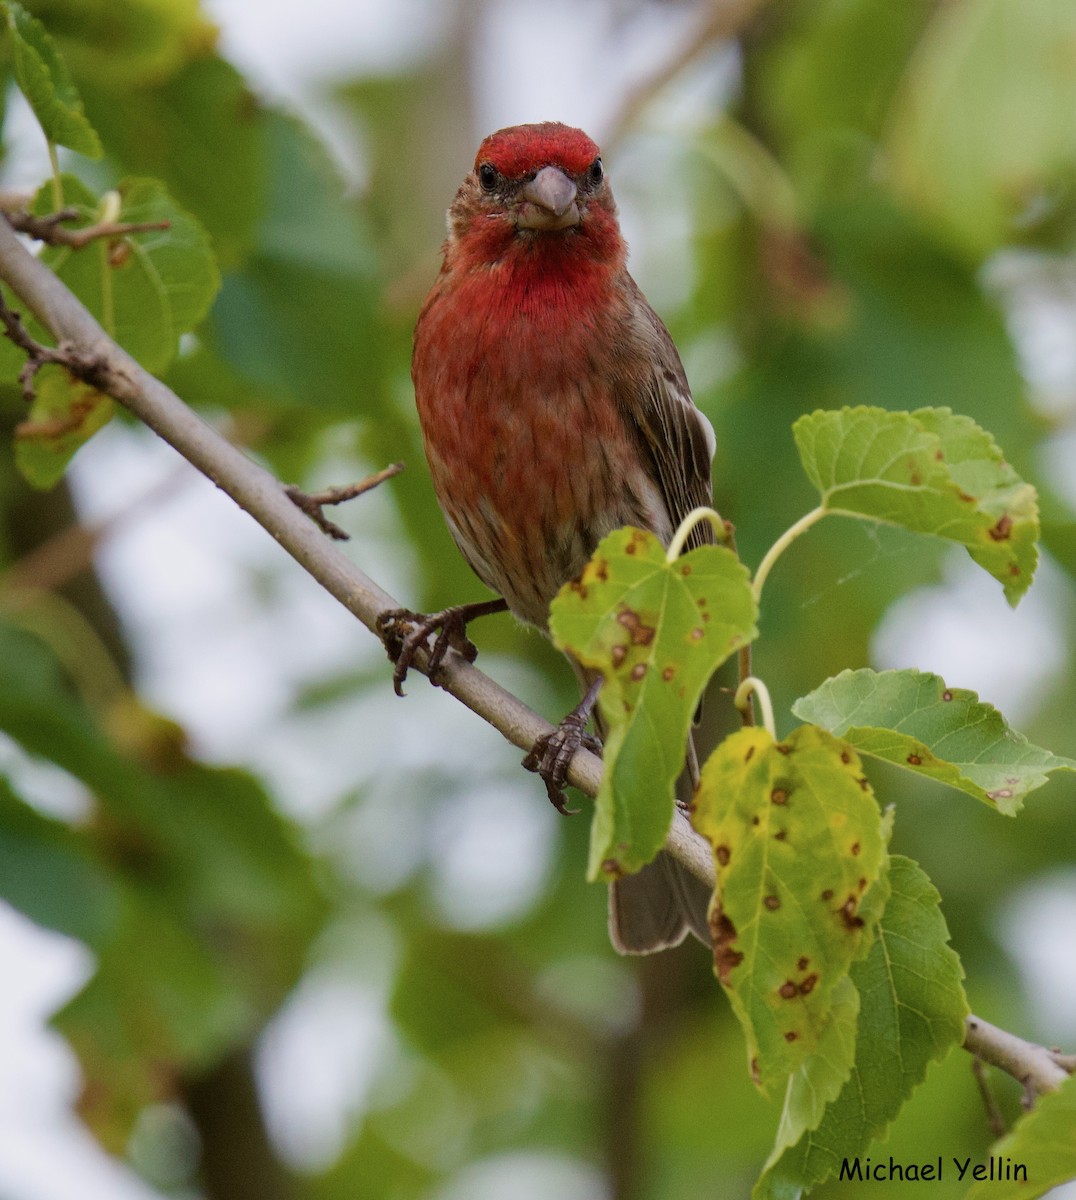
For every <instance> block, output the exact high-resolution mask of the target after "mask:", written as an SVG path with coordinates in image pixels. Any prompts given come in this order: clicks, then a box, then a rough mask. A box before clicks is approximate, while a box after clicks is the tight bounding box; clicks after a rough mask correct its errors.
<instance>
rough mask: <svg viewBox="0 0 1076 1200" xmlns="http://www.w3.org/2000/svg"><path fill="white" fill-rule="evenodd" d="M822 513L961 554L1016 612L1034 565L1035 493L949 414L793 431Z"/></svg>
mask: <svg viewBox="0 0 1076 1200" xmlns="http://www.w3.org/2000/svg"><path fill="white" fill-rule="evenodd" d="M793 435H794V436H795V439H796V447H797V449H798V450H799V454H800V460H801V461H802V463H803V467H804V470H805V471H806V472H807V475H808V477H809V478H810V480H811V482H812V483H813V484H814V485H815V487H816V488H818V491H819V493H820V494H821V497H822V508H823V509H824V510H825V511H826V512H828V513H837V514H841V515H844V516H851V517H865V518H867V519H868V520H874V521H882V522H885V523H886V524H888V525H898V526H901V527H902V528H904V529H908V530H911V531H912V532H913V533H924V534H930V535H932V536H934V537H939V538H944V539H946V540H947V541H952V542H957V543H959V544H960V545H963V546H964V547H965V548H966V549H967V551H968V553H969V554H970V555H971V557H972V558H973V559H974V560H975V562H977V563H978V564H979V566H981V567H982V568H983V570H985V571H988V572H989V573H990V574H991V575H993V576H994V578H995V579H997V580H998V582H999V583H1000V584H1001V585H1002V587H1003V588H1004V589H1005V597H1006V599H1007V600H1008V601H1009V603H1010V604H1014V605H1015V604H1016V603H1017V602H1018V601H1019V600H1020V598H1021V597H1022V596H1023V595H1024V593H1025V592H1026V591H1027V589H1028V588H1029V587H1030V586H1031V580H1032V577H1033V575H1034V574H1035V566H1036V563H1037V561H1038V546H1037V543H1038V539H1039V513H1038V498H1037V496H1036V493H1035V489H1034V488H1033V487H1032V486H1031V484H1029V483H1025V482H1024V481H1023V480H1022V479H1021V478H1020V477H1019V476H1018V475H1017V474H1016V472H1015V471H1014V470H1013V469H1012V467H1010V466H1009V464H1008V463H1007V462H1005V460H1004V458H1003V457H1002V454H1001V450H1000V449H999V448H998V446H997V444H996V443H995V442H994V439H993V438H992V437H991V436H990V434H989V433H987V432H986V431H985V430H984V429H981V428H980V427H979V426H978V425H976V424H975V422H974V421H973V420H971V418H970V417H964V416H959V415H957V414H955V413H953V412H952V411H951V410H950V409H948V408H921V409H918V410H916V411H915V412H911V413H908V412H887V411H886V410H885V409H881V408H867V407H859V408H843V409H837V410H830V411H819V412H814V413H811V414H810V415H809V416H804V417H801V418H800V419H799V420H798V421H797V422H796V423H795V425H794V426H793Z"/></svg>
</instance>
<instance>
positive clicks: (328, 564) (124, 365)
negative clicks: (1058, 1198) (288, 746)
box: [0, 220, 1072, 1092]
mask: <svg viewBox="0 0 1076 1200" xmlns="http://www.w3.org/2000/svg"><path fill="white" fill-rule="evenodd" d="M0 280H3V281H4V282H5V283H7V285H8V287H10V288H11V290H12V291H13V292H14V293H15V295H16V296H17V297H18V298H19V300H20V302H21V303H23V304H25V305H26V306H27V307H28V308H29V309H30V310H31V312H33V314H34V315H35V316H36V317H37V319H38V320H39V321H40V322H41V324H42V325H44V327H45V328H46V329H47V330H49V332H50V333H51V334H52V336H53V337H54V338H55V339H56V341H57V349H55V350H50V351H49V355H48V357H49V361H62V362H63V364H64V365H65V366H66V367H67V368H68V369H69V370H71V371H73V372H74V373H75V374H76V375H78V376H79V377H80V378H82V379H85V380H86V382H88V383H90V384H92V385H93V386H94V387H96V388H99V389H100V390H101V391H104V392H107V393H108V394H109V395H110V396H112V397H113V399H115V400H116V401H118V402H119V403H120V404H122V405H123V406H124V407H125V408H127V409H128V411H130V412H131V413H133V414H134V415H135V416H136V417H138V418H139V419H140V420H141V421H143V422H144V423H145V424H146V425H148V426H149V428H150V429H152V430H153V431H154V432H155V433H157V434H158V435H159V436H160V437H162V438H163V439H164V440H165V441H166V442H168V443H169V445H171V446H172V447H173V448H174V449H175V450H177V451H178V452H179V454H181V455H182V456H183V457H184V458H185V459H187V461H188V462H190V463H191V464H192V465H193V466H195V467H196V468H197V469H198V470H199V471H201V472H202V474H204V475H205V476H207V477H208V478H209V479H211V480H212V481H213V482H214V483H215V484H216V485H217V487H219V488H220V489H221V491H223V492H224V493H225V494H226V495H228V496H230V497H231V498H232V499H233V500H234V501H235V502H236V504H238V505H239V507H240V508H242V509H243V510H244V511H246V512H247V513H248V514H249V515H250V516H251V517H253V518H254V520H255V521H257V522H258V524H259V525H261V526H262V528H263V529H265V530H266V531H267V532H268V533H269V534H270V535H271V536H272V537H273V538H274V539H275V540H276V541H277V542H279V543H280V545H281V546H282V547H283V548H284V549H285V550H286V551H287V552H288V553H289V554H290V555H291V556H292V558H294V559H295V561H296V562H297V563H298V564H299V565H300V566H301V567H302V568H303V569H304V570H306V571H307V572H309V574H310V575H312V576H313V577H314V578H315V579H316V580H317V581H318V582H319V583H320V584H321V585H322V587H323V588H325V590H326V591H327V592H328V593H329V594H330V595H331V596H333V597H335V598H336V599H337V600H338V601H339V602H340V603H341V604H342V605H343V606H344V607H345V608H346V609H347V610H348V611H349V612H350V613H352V614H353V615H354V616H356V617H357V618H358V619H359V620H360V621H361V622H362V623H363V624H364V625H365V626H366V628H367V629H369V630H370V631H371V632H372V633H375V634H376V631H377V624H378V618H379V617H380V616H381V614H382V613H384V612H387V611H389V610H391V609H397V608H399V607H400V605H399V604H398V603H397V602H396V601H395V600H394V599H393V598H392V597H391V596H390V595H389V594H388V593H387V592H385V591H383V590H382V589H381V588H380V587H378V585H377V584H376V583H374V582H373V580H371V579H369V578H368V577H367V576H366V575H365V574H364V573H363V572H362V571H361V570H360V569H359V568H358V567H357V566H356V565H355V564H354V563H353V562H351V561H350V559H348V558H347V557H345V556H344V555H343V554H342V553H341V552H340V551H339V550H338V549H337V548H336V547H335V546H334V545H333V544H332V543H331V542H330V541H328V540H327V539H326V538H325V537H324V535H323V534H322V533H321V532H320V531H319V530H318V529H317V527H316V526H315V525H314V524H313V523H312V522H311V521H310V520H309V519H308V517H307V516H306V515H305V514H304V513H303V512H301V511H300V510H299V508H297V507H296V505H295V504H294V503H293V502H292V500H291V499H290V498H289V496H288V494H287V493H286V491H285V489H284V487H282V486H281V484H280V483H279V481H278V480H276V479H275V478H273V476H272V475H270V474H269V473H268V472H267V471H265V470H263V469H262V468H261V467H260V466H258V465H257V464H256V463H254V462H252V461H251V460H250V459H248V458H247V457H246V456H245V455H244V454H243V453H242V452H241V451H240V450H238V449H236V447H235V446H233V445H232V444H231V443H230V442H228V441H227V440H226V439H225V438H223V437H222V436H221V435H220V434H219V433H218V432H217V431H216V430H215V429H213V428H212V427H211V426H209V425H208V424H207V423H206V422H205V421H203V420H202V418H201V417H199V416H198V415H197V414H196V413H195V412H193V411H192V410H191V409H190V408H188V407H187V405H186V404H184V403H183V401H182V400H181V399H180V398H179V397H178V396H177V395H176V394H175V393H174V392H173V391H172V390H171V389H170V388H168V387H166V386H165V385H164V384H163V383H161V381H160V380H159V379H156V378H154V377H153V376H152V375H150V374H149V372H148V371H146V370H144V369H143V368H142V367H140V366H139V365H138V363H137V362H135V360H134V359H133V358H131V356H130V355H129V354H127V353H126V351H124V350H122V349H121V348H120V347H119V346H117V345H116V343H115V342H113V341H112V340H111V339H110V338H109V337H108V336H107V335H106V334H105V332H104V330H103V329H102V328H101V326H100V325H99V324H98V323H97V321H96V320H95V319H94V317H93V316H92V315H91V314H90V313H89V312H88V311H87V309H86V308H85V307H84V306H83V305H82V303H81V302H80V301H79V300H78V299H77V298H76V297H75V296H74V295H73V294H72V293H71V292H70V291H69V290H68V289H67V287H66V286H65V285H64V284H63V283H62V282H61V281H60V280H59V278H57V276H55V275H54V274H53V273H52V272H51V271H50V270H49V269H48V267H46V266H45V265H44V264H43V263H41V262H39V261H38V260H37V259H36V258H34V256H33V255H32V254H30V253H29V251H28V250H27V249H26V248H25V247H24V246H23V245H22V243H21V242H20V241H19V239H18V237H17V236H16V234H15V232H14V230H13V229H12V228H11V226H10V225H9V224H8V223H7V222H6V221H2V220H0ZM24 348H26V347H24ZM30 352H31V353H32V350H31V351H30ZM425 665H426V655H425V653H424V652H421V651H420V652H419V653H418V654H417V655H416V658H415V666H416V667H417V668H418V669H419V670H423V669H424V667H425ZM437 685H438V686H439V687H441V688H443V689H444V690H445V691H447V692H449V693H451V695H453V696H455V697H456V699H457V700H459V701H461V703H463V704H465V705H466V706H467V707H468V708H469V709H471V711H472V712H474V713H475V714H476V715H477V716H480V717H481V718H482V719H483V720H485V721H487V722H488V723H489V724H490V725H492V726H493V727H494V728H495V729H497V730H499V731H500V733H501V734H503V735H504V737H505V738H507V740H508V741H510V742H512V743H513V745H515V746H518V747H519V748H520V749H521V750H530V749H531V747H532V746H533V745H534V743H535V741H537V739H538V738H539V737H540V736H541V735H542V734H545V733H550V732H551V731H552V728H553V727H552V726H551V725H550V724H549V723H548V722H547V721H545V720H544V719H543V718H542V717H540V716H538V714H537V713H535V712H533V711H532V710H531V709H529V708H528V707H527V706H526V705H525V704H523V703H522V701H520V700H519V699H517V698H516V697H515V696H513V695H512V694H511V693H510V692H507V691H505V689H504V688H502V687H501V686H500V685H499V684H497V683H495V682H494V681H493V680H492V679H490V678H489V676H488V675H486V674H484V673H483V672H482V671H480V670H478V669H477V668H476V667H474V666H472V665H471V664H470V663H468V662H467V661H466V660H465V659H464V658H463V657H462V656H461V655H459V654H457V653H456V652H455V651H454V650H449V651H448V653H447V654H446V655H445V658H444V661H443V663H442V667H441V672H440V673H439V675H438V678H437ZM601 772H602V763H601V760H600V759H599V758H597V757H596V756H595V755H593V754H591V753H590V752H589V751H587V750H585V749H580V750H577V751H576V753H575V756H574V757H573V759H572V762H571V766H570V767H569V770H568V781H569V782H570V783H571V784H573V785H574V786H575V787H577V788H579V790H580V791H581V792H584V793H585V794H586V795H588V796H591V797H593V796H595V795H597V792H598V786H599V784H600V783H601ZM665 849H666V850H667V851H668V852H669V853H670V854H671V855H672V856H673V857H674V858H676V859H678V860H679V861H680V862H681V863H683V864H684V866H685V867H686V868H687V869H688V870H689V871H690V872H691V873H692V874H693V875H695V876H697V877H698V878H699V879H701V880H702V881H703V882H705V883H707V884H708V885H709V886H710V887H713V886H714V883H715V875H714V864H713V855H712V853H711V851H710V847H709V845H708V844H707V843H706V842H705V841H704V840H703V838H701V837H700V836H699V835H698V834H696V833H695V831H694V830H693V829H692V828H691V826H690V824H689V823H688V821H687V818H686V817H685V816H684V815H683V814H682V813H681V812H680V811H679V810H677V812H676V815H675V818H674V821H673V826H672V829H671V831H670V833H669V837H668V840H667V841H666V843H665ZM967 1029H968V1032H967V1036H966V1038H965V1041H964V1048H965V1049H967V1050H969V1051H970V1052H971V1053H972V1054H975V1055H976V1056H977V1057H979V1058H981V1059H983V1061H984V1062H988V1063H991V1064H993V1065H994V1066H997V1067H999V1068H1001V1070H1003V1071H1006V1072H1008V1073H1009V1074H1010V1075H1013V1076H1014V1077H1015V1078H1016V1079H1018V1080H1020V1081H1021V1082H1022V1083H1024V1084H1025V1086H1027V1087H1029V1088H1030V1089H1032V1090H1034V1091H1035V1092H1040V1091H1051V1090H1054V1089H1055V1088H1057V1087H1058V1086H1059V1085H1060V1083H1061V1082H1062V1081H1063V1080H1064V1078H1065V1076H1066V1074H1067V1073H1068V1072H1069V1071H1071V1069H1072V1062H1071V1060H1070V1059H1067V1058H1065V1057H1064V1056H1062V1055H1059V1054H1055V1053H1054V1052H1052V1051H1049V1050H1046V1049H1045V1048H1044V1047H1042V1046H1036V1045H1034V1044H1033V1043H1031V1042H1025V1041H1024V1040H1023V1039H1022V1038H1018V1037H1016V1036H1015V1035H1014V1034H1010V1033H1006V1032H1005V1031H1004V1030H1001V1029H998V1028H996V1027H995V1026H993V1025H991V1024H989V1022H987V1021H983V1020H981V1019H980V1018H979V1017H969V1018H968V1024H967Z"/></svg>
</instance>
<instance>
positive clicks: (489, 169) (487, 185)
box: [478, 163, 500, 192]
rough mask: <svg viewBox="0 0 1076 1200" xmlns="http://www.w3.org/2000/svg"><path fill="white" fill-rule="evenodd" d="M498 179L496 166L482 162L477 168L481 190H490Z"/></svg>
mask: <svg viewBox="0 0 1076 1200" xmlns="http://www.w3.org/2000/svg"><path fill="white" fill-rule="evenodd" d="M499 179H500V175H499V174H498V173H497V168H496V167H495V166H493V165H492V163H483V164H482V165H481V166H480V167H479V168H478V182H479V183H480V184H481V185H482V191H484V192H492V191H493V189H494V188H495V187H496V186H497V181H498V180H499Z"/></svg>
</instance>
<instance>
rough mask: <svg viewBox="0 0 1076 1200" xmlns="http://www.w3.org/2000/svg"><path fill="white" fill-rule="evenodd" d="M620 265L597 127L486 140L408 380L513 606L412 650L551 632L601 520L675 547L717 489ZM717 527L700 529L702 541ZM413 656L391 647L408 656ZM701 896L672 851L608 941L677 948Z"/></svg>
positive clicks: (540, 763)
mask: <svg viewBox="0 0 1076 1200" xmlns="http://www.w3.org/2000/svg"><path fill="white" fill-rule="evenodd" d="M625 261H626V247H625V244H624V240H623V238H622V237H621V234H620V228H619V226H618V224H617V216H616V205H615V203H614V201H613V194H612V192H611V190H610V188H609V183H608V181H607V180H606V178H605V171H604V169H603V167H602V160H601V156H600V152H599V150H598V147H597V146H596V145H595V144H594V142H592V141H591V140H590V138H589V137H587V136H586V134H584V133H583V132H581V131H580V130H578V129H572V128H569V127H568V126H566V125H561V124H558V123H554V122H547V123H544V124H539V125H519V126H516V127H514V128H511V129H502V130H500V131H499V132H497V133H494V134H491V135H490V136H489V137H488V138H486V140H485V141H484V142H483V143H482V145H481V146H480V147H479V149H478V155H477V157H476V159H475V164H474V169H473V170H472V171H471V173H470V174H469V175H468V176H467V178H466V179H465V180H464V181H463V184H462V185H461V186H460V189H459V191H458V192H457V193H456V198H455V200H454V201H453V202H452V206H451V208H450V209H449V211H448V239H447V241H446V242H445V245H444V265H443V266H442V268H441V273H440V275H439V276H438V278H437V281H436V283H435V284H434V286H433V289H432V290H431V292H430V294H429V296H428V297H427V299H426V303H425V305H424V306H423V308H422V312H421V315H420V316H419V319H418V325H417V326H416V329H415V347H414V359H413V363H412V378H413V380H414V385H415V398H416V401H417V404H418V412H419V417H420V420H421V423H422V432H423V436H424V439H425V445H426V456H427V458H428V459H429V465H430V472H431V474H432V476H433V484H434V488H435V490H436V492H437V497H438V500H439V502H440V505H441V509H442V511H443V512H444V515H445V520H446V521H447V522H448V526H449V529H450V530H451V533H452V536H453V538H454V539H455V541H456V545H457V546H458V547H459V548H460V551H461V552H462V554H463V556H464V557H465V558H466V559H467V561H468V563H470V565H471V567H472V568H473V569H474V571H475V573H476V574H477V575H478V577H479V578H480V579H481V580H482V581H483V582H484V583H485V584H486V585H487V586H488V587H490V588H492V589H493V591H494V592H496V593H497V594H498V595H499V596H501V597H503V603H502V602H498V601H488V602H486V603H485V604H483V605H478V606H462V607H461V608H459V609H452V610H446V612H445V613H444V614H436V615H435V616H434V617H433V618H430V619H428V620H426V621H425V622H424V623H420V624H419V625H418V626H414V627H412V631H411V637H410V642H409V649H410V652H411V653H413V650H414V648H415V646H416V645H417V644H418V642H420V641H421V642H422V643H423V644H425V640H426V637H427V635H428V634H429V633H431V632H433V631H435V630H437V629H440V631H441V635H442V636H441V638H440V640H439V642H438V643H437V644H436V645H435V649H434V654H435V656H436V659H437V661H439V659H440V656H441V655H442V654H443V653H444V647H445V645H446V644H447V642H449V641H451V642H452V643H453V644H455V645H457V647H459V648H462V649H464V650H465V651H466V652H468V654H469V656H471V657H473V647H471V646H470V643H469V642H467V641H466V639H465V637H464V634H463V621H464V620H465V619H469V618H470V617H472V616H474V615H477V614H478V613H479V612H492V611H496V610H497V609H498V608H502V607H504V606H507V607H508V608H509V609H510V610H511V611H512V612H513V613H514V614H515V615H516V616H517V617H518V618H519V619H520V620H522V621H525V622H527V623H528V624H531V625H534V626H537V628H538V629H540V630H542V631H544V632H547V631H548V618H549V605H550V602H551V601H552V599H553V597H554V596H555V595H556V594H557V592H558V590H559V589H560V588H561V586H562V585H563V584H564V583H566V582H567V581H569V580H571V579H573V578H575V577H576V576H577V575H578V574H579V573H580V572H581V571H582V569H583V567H584V565H585V564H586V562H587V560H588V559H589V558H590V556H591V554H592V553H593V551H594V549H595V547H596V546H597V545H598V542H599V541H601V539H602V538H603V537H605V535H606V534H608V533H610V532H611V531H612V530H614V529H619V528H620V527H621V526H624V525H634V526H638V527H641V528H643V529H649V530H652V531H653V532H654V533H655V534H657V535H658V537H660V538H661V539H662V541H664V542H665V543H668V541H669V540H670V539H671V537H672V535H673V532H674V531H675V529H676V527H677V525H678V524H679V522H680V521H681V519H682V518H683V517H684V516H686V515H687V513H689V512H690V511H691V510H692V509H693V508H695V507H697V506H699V505H709V504H710V499H711V489H710V464H711V459H712V458H713V451H714V439H713V431H712V429H711V428H710V424H709V422H708V421H707V420H706V418H705V417H704V416H703V415H702V413H700V412H699V410H698V409H697V408H696V407H695V405H694V404H693V402H692V400H691V393H690V391H689V389H688V384H687V380H686V378H685V375H684V369H683V366H682V365H681V362H680V358H679V355H678V354H677V352H676V347H675V346H674V345H673V342H672V339H671V338H670V336H669V333H668V331H667V330H666V328H665V326H664V325H663V324H662V322H661V320H660V318H659V317H658V316H657V314H656V313H655V312H654V310H653V309H652V308H651V307H650V305H649V304H648V303H647V302H646V300H645V298H644V297H643V295H642V293H641V292H640V291H639V288H638V287H637V286H636V284H635V281H634V280H633V279H632V277H631V276H630V275H629V274H628V271H627V268H626V265H625ZM708 539H709V531H708V527H707V528H706V530H705V531H704V529H703V528H702V527H699V528H698V529H697V531H696V534H695V535H694V541H695V542H696V543H698V542H701V541H704V540H708ZM397 648H399V643H398V645H397ZM407 657H408V656H407V655H406V654H405V655H404V656H403V657H402V658H400V659H398V664H399V665H402V666H403V668H404V669H406V664H407ZM399 665H398V670H397V681H398V682H399V679H400V677H401V675H400V670H399ZM432 665H434V666H435V665H436V662H434V663H433V664H432ZM575 665H576V667H577V670H578V671H579V673H580V675H581V678H583V679H584V682H585V683H586V684H588V685H594V686H589V687H588V692H587V697H586V699H585V701H584V704H583V706H581V707H580V709H577V710H576V711H575V712H574V713H572V714H569V717H568V718H566V720H565V722H563V723H562V725H561V728H560V730H559V731H558V734H557V735H556V736H555V737H553V738H551V739H548V740H547V741H546V742H545V743H544V744H542V745H540V746H538V747H536V751H535V752H534V753H533V754H532V755H531V756H529V759H530V762H529V763H527V765H530V766H532V769H534V768H535V766H537V767H538V769H540V770H541V771H542V773H543V774H544V776H545V777H546V779H547V786H548V787H549V789H550V796H551V798H552V799H553V800H554V802H555V803H557V804H558V807H561V806H562V804H563V792H562V787H563V783H564V773H565V771H566V768H567V763H568V761H569V760H570V758H571V755H572V753H574V750H575V749H576V747H577V746H578V745H579V741H580V737H581V732H582V728H583V726H584V724H585V721H586V714H587V711H588V709H589V707H590V705H592V704H593V700H594V696H595V694H596V690H597V687H596V685H595V680H594V679H593V678H592V677H588V676H586V674H585V672H583V671H582V670H581V669H580V668H579V667H578V664H575ZM525 762H527V760H525ZM708 898H709V897H708V894H707V892H706V890H705V888H704V887H703V885H702V884H700V883H698V881H696V880H695V879H694V878H693V877H691V876H690V875H688V873H687V872H686V871H685V870H684V869H683V868H682V867H680V865H679V864H678V863H676V862H675V861H674V860H672V859H671V858H668V857H666V856H664V855H661V856H659V858H658V860H656V861H655V862H654V863H652V864H651V865H650V866H649V867H647V868H646V869H644V871H642V872H640V873H639V874H638V875H635V876H630V877H627V878H625V879H622V880H619V881H618V882H617V883H615V884H613V885H612V888H611V892H610V932H611V936H612V940H613V943H614V945H615V946H616V947H617V948H618V949H620V950H621V951H625V952H635V953H641V952H646V951H649V950H655V949H660V948H662V947H664V946H668V945H675V944H677V943H678V942H680V941H682V940H683V938H684V936H685V934H686V932H687V931H688V930H689V929H691V930H693V931H694V932H696V933H697V934H698V935H699V937H700V938H702V939H703V940H708V935H707V924H706V907H707V901H708Z"/></svg>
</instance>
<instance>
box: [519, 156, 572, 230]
mask: <svg viewBox="0 0 1076 1200" xmlns="http://www.w3.org/2000/svg"><path fill="white" fill-rule="evenodd" d="M520 195H521V197H522V203H521V204H520V206H519V209H518V210H517V214H516V224H517V225H518V226H519V227H520V228H521V229H567V228H568V226H569V225H578V224H579V206H578V205H577V204H576V202H575V196H576V188H575V184H574V183H572V181H571V180H570V179H569V178H568V176H567V175H565V174H564V172H563V171H560V170H558V169H557V168H556V167H543V168H542V169H541V170H540V171H539V172H538V174H537V175H535V177H534V178H533V179H532V180H530V181H529V182H528V183H527V184H526V186H525V187H524V188H523V191H522V192H521V193H520Z"/></svg>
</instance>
